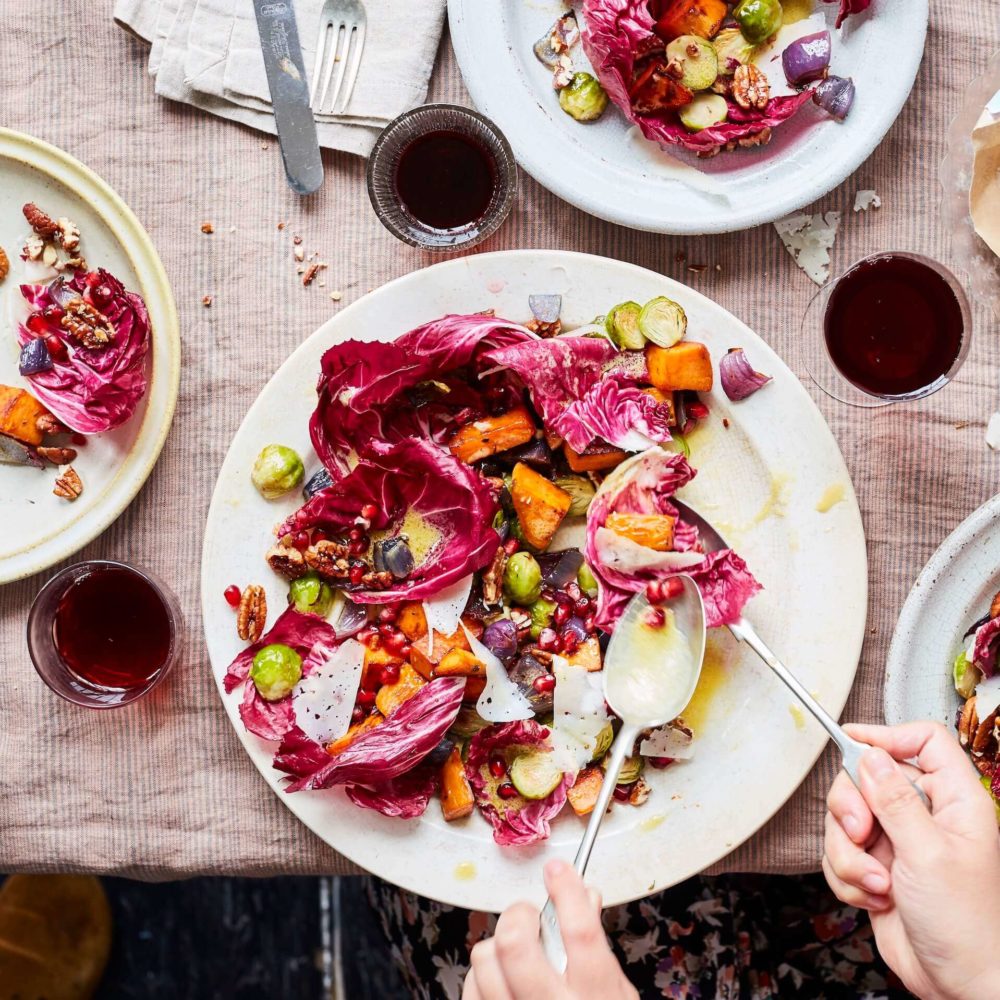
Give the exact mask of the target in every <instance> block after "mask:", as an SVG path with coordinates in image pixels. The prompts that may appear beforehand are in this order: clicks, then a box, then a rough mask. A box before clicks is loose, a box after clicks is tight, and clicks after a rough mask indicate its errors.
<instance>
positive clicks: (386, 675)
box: [382, 663, 399, 684]
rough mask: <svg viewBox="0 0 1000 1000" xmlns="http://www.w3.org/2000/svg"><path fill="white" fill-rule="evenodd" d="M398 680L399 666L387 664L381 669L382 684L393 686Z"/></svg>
mask: <svg viewBox="0 0 1000 1000" xmlns="http://www.w3.org/2000/svg"><path fill="white" fill-rule="evenodd" d="M398 680H399V664H398V663H387V664H386V665H385V666H384V667H383V668H382V683H383V684H395V683H396V681H398Z"/></svg>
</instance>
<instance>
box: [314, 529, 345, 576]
mask: <svg viewBox="0 0 1000 1000" xmlns="http://www.w3.org/2000/svg"><path fill="white" fill-rule="evenodd" d="M349 552H350V550H349V549H348V547H347V546H346V545H343V544H342V543H340V542H333V541H330V540H329V539H325V540H324V541H322V542H317V543H316V544H315V545H310V546H309V548H307V549H306V551H305V554H304V555H305V561H306V565H307V566H308V567H309V568H310V569H313V570H315V571H316V572H317V573H319V575H320V576H321V577H323V578H324V579H326V580H345V579H346V578H347V577H348V576H349V575H350V572H351V564H350V562H348V559H347V557H348V555H349Z"/></svg>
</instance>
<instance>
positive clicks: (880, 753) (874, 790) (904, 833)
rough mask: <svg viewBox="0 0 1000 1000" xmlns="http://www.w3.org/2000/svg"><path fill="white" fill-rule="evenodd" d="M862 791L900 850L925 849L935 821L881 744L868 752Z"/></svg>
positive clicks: (862, 778)
mask: <svg viewBox="0 0 1000 1000" xmlns="http://www.w3.org/2000/svg"><path fill="white" fill-rule="evenodd" d="M860 777H861V794H862V795H863V796H864V798H865V801H866V802H867V803H868V807H869V808H870V809H871V811H872V812H873V813H874V814H875V817H876V818H877V819H878V821H879V823H880V824H881V826H882V829H883V830H884V831H885V834H886V836H887V837H888V838H889V840H891V841H892V844H893V847H894V848H895V849H896V850H897V852H899V851H902V852H906V851H907V850H910V849H913V850H922V849H923V847H926V846H927V837H928V835H932V833H933V829H934V821H933V819H932V818H931V814H930V813H929V812H928V811H927V806H925V805H924V803H923V801H922V800H921V798H920V796H919V795H918V794H917V790H916V789H915V788H914V787H913V785H912V784H910V780H909V778H907V776H906V773H905V772H904V770H903V768H902V767H900V766H899V764H898V763H897V762H896V761H895V760H893V759H892V757H890V756H889V754H887V753H886V752H885V750H883V749H882V748H881V747H872V748H871V749H870V750H867V751H865V754H864V756H863V757H862V758H861V766H860Z"/></svg>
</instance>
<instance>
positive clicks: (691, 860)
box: [202, 250, 867, 910]
mask: <svg viewBox="0 0 1000 1000" xmlns="http://www.w3.org/2000/svg"><path fill="white" fill-rule="evenodd" d="M534 292H559V293H561V294H562V296H563V319H564V322H565V323H566V324H567V326H576V325H582V324H584V323H588V322H590V320H591V319H592V318H593V317H594V316H595V315H596V314H598V313H602V312H604V311H605V310H607V309H608V308H609V306H610V305H612V304H614V303H616V302H620V301H622V300H624V299H635V300H637V301H639V302H643V301H645V300H647V299H650V298H652V297H653V296H656V295H669V296H671V297H672V298H674V299H676V300H677V301H679V302H680V303H681V304H682V305H683V306H684V308H685V310H686V311H687V314H688V317H689V329H688V336H689V337H690V338H691V339H692V340H698V341H703V342H705V343H707V344H708V345H709V346H710V348H711V351H712V354H713V356H714V357H716V358H718V357H719V356H720V355H721V354H722V353H723V352H724V351H725V350H726V349H727V348H729V347H733V346H736V345H742V346H745V347H746V348H747V352H748V354H749V356H750V359H751V361H752V363H753V364H754V366H755V367H756V368H758V369H760V370H761V371H764V372H767V373H769V374H771V375H773V376H774V381H773V382H772V383H771V384H769V385H768V386H767V388H766V389H765V390H763V391H761V392H759V393H757V394H756V395H755V396H753V397H751V398H750V399H748V400H746V401H744V402H742V403H738V404H731V403H729V401H728V400H727V399H726V397H725V396H724V395H723V394H722V392H721V391H719V390H718V389H717V390H715V391H713V392H712V393H711V394H709V395H710V398H709V405H710V407H711V410H712V415H711V418H710V420H709V421H708V425H707V426H706V427H704V428H703V429H700V430H698V431H697V432H695V433H694V434H693V435H692V436H691V440H690V444H691V448H692V461H693V463H694V465H695V466H696V467H697V468H698V469H699V473H698V476H697V478H696V479H695V481H694V482H693V483H692V484H691V485H690V486H689V487H688V488H687V489H686V490H685V491H684V494H683V495H684V497H685V499H688V500H690V501H691V502H692V503H694V504H695V505H696V506H699V507H700V508H701V509H702V511H703V512H704V513H705V514H706V515H708V516H709V517H711V518H714V519H718V523H719V527H720V529H721V530H722V531H723V532H724V534H725V535H726V537H727V538H729V539H731V540H732V541H733V544H734V545H735V546H736V547H737V548H738V550H739V551H740V552H741V554H742V555H743V556H744V557H745V558H746V560H747V561H748V563H749V564H750V566H751V567H752V568H753V571H754V572H755V573H756V574H757V576H758V578H759V579H760V581H761V582H762V583H763V584H764V586H765V588H766V590H765V592H764V593H763V594H761V595H759V596H758V597H757V598H755V599H754V601H753V602H752V604H751V605H750V607H749V608H748V614H750V615H751V616H752V618H753V620H754V622H755V623H756V624H757V626H758V628H759V629H760V631H761V633H762V634H763V635H764V637H765V638H766V639H767V640H769V641H770V642H771V643H772V645H773V646H774V648H775V649H776V650H777V651H778V653H779V654H782V655H784V657H785V658H786V659H787V662H788V663H790V664H793V665H795V666H796V668H797V669H798V670H799V671H800V675H801V676H802V678H803V680H804V682H805V684H806V686H807V687H809V688H810V689H811V690H814V691H816V693H817V695H818V697H819V698H820V699H821V700H822V701H823V702H824V703H825V704H826V706H827V707H828V708H829V709H830V710H831V711H832V712H834V713H835V714H836V713H837V712H839V711H840V709H841V708H842V707H843V704H844V701H845V700H846V698H847V694H848V692H849V691H850V688H851V684H852V682H853V679H854V672H855V670H856V668H857V662H858V655H859V653H860V650H861V642H862V638H863V632H864V623H865V613H866V586H867V573H866V559H865V546H864V537H863V532H862V526H861V519H860V516H859V513H858V507H857V502H856V500H855V497H854V491H853V489H852V486H851V482H850V479H849V478H848V473H847V469H846V468H845V466H844V463H843V460H842V459H841V456H840V452H839V450H838V449H837V445H836V443H835V442H834V440H833V437H832V435H831V434H830V431H829V429H828V428H827V426H826V424H825V423H824V421H823V418H822V417H821V416H820V414H819V411H818V410H817V409H816V407H815V406H814V405H813V403H812V401H811V399H810V398H809V396H808V394H807V393H806V391H805V389H803V387H802V386H801V385H800V384H799V382H798V380H797V379H796V378H795V376H794V375H793V374H792V373H791V372H790V371H789V370H788V369H787V368H786V367H785V366H784V364H782V362H781V361H780V359H779V358H778V357H777V356H776V355H775V354H774V353H773V352H772V351H771V349H770V348H769V347H767V345H766V344H765V343H764V342H763V341H762V340H760V339H759V338H758V337H757V336H756V334H754V333H753V332H752V331H751V330H750V329H748V328H747V327H746V326H745V325H744V324H743V323H741V322H740V321H739V320H737V319H736V318H735V317H734V316H732V315H730V314H729V313H727V312H726V311H725V310H724V309H722V308H721V307H720V306H718V305H716V304H714V303H713V302H711V301H710V300H708V299H707V298H705V297H704V296H702V295H700V294H698V293H697V292H694V291H692V290H691V289H690V288H688V287H686V286H684V285H681V284H679V283H678V282H675V281H672V280H670V279H669V278H665V277H663V276H662V275H660V274H656V273H654V272H652V271H647V270H645V269H643V268H640V267H635V266H633V265H631V264H623V263H620V262H617V261H613V260H607V259H604V258H601V257H591V256H587V255H583V254H574V253H563V252H557V251H535V250H515V251H510V252H506V253H494V254H482V255H478V256H474V257H468V258H464V259H461V260H453V261H448V262H446V263H443V264H438V265H436V266H434V267H429V268H427V269H426V270H423V271H417V272H415V273H413V274H410V275H407V276H406V277H404V278H400V279H398V280H397V281H394V282H392V283H390V284H388V285H386V286H384V287H383V288H381V289H379V290H377V291H376V292H373V293H372V294H370V295H368V296H366V297H365V298H363V299H361V300H360V301H358V302H357V303H355V304H354V305H352V306H350V307H349V308H348V309H345V310H344V311H343V312H342V313H340V314H338V315H337V316H335V317H334V318H332V319H331V320H329V321H328V322H327V323H325V324H324V325H323V326H322V327H320V329H319V330H317V331H316V332H315V333H314V334H313V335H312V336H311V337H310V338H309V339H308V340H307V341H305V343H303V344H302V345H301V346H300V347H299V348H298V349H297V350H296V351H295V353H294V354H293V355H292V356H291V357H290V358H289V359H288V360H287V361H286V362H285V364H284V365H282V367H281V368H280V369H279V370H278V372H277V373H276V374H275V376H274V377H273V378H272V380H271V381H270V383H269V384H268V385H267V386H266V387H265V389H264V391H263V392H262V393H261V394H260V396H259V397H258V399H257V401H256V402H255V403H254V404H253V406H252V407H251V408H250V411H249V413H248V414H247V416H246V419H245V420H244V421H243V424H242V426H241V427H240V429H239V431H238V432H237V434H236V436H235V438H234V439H233V442H232V445H231V446H230V449H229V453H228V455H227V456H226V460H225V462H224V464H223V467H222V470H221V472H220V474H219V481H218V483H217V485H216V489H215V494H214V496H213V498H212V505H211V509H210V511H209V515H208V524H207V526H206V532H205V543H204V550H203V559H202V608H203V614H204V622H205V635H206V639H207V641H208V649H209V653H210V655H211V659H212V670H213V673H214V675H215V678H216V681H217V682H219V683H220V688H219V690H220V693H221V692H222V688H221V679H222V677H223V675H224V673H225V671H226V667H227V665H228V664H229V662H230V661H231V659H232V658H233V656H234V655H235V654H236V653H237V652H238V651H239V649H240V648H241V645H242V644H241V643H240V642H239V641H238V640H237V638H236V630H235V625H234V616H233V612H232V609H230V608H229V606H228V605H227V604H226V602H225V600H224V599H223V590H224V589H225V587H226V586H227V585H228V584H230V583H233V582H236V583H238V584H240V585H244V586H245V585H246V584H248V583H262V584H263V585H264V586H265V587H266V590H267V596H268V606H269V607H270V608H271V609H273V610H272V617H273V615H274V614H276V612H277V609H279V608H282V607H283V606H284V605H285V603H286V599H287V585H286V584H285V583H284V582H283V581H282V580H280V579H279V578H277V577H276V576H275V575H274V574H273V573H271V571H270V570H269V568H268V567H267V566H266V564H265V563H264V552H265V551H266V549H267V547H268V544H269V539H270V538H271V537H272V535H271V531H272V529H273V526H274V525H275V524H276V523H277V522H278V521H280V520H281V519H282V518H283V517H284V516H285V515H286V514H288V513H290V512H291V511H292V510H293V509H294V508H295V507H296V506H297V505H298V504H299V503H300V502H301V498H300V497H298V496H291V497H289V498H287V499H283V500H281V501H278V502H270V503H269V502H267V501H265V500H264V499H262V498H261V497H260V496H259V495H258V494H257V492H256V491H255V489H254V488H253V486H252V484H251V482H250V475H249V473H250V468H251V466H252V464H253V461H254V458H255V457H256V455H257V453H258V452H259V451H260V449H261V448H262V447H263V446H264V445H266V444H269V443H282V444H286V445H290V446H292V447H293V448H295V449H297V450H298V451H299V452H300V453H301V454H302V455H303V456H305V460H306V463H307V470H308V471H312V469H314V468H316V467H317V465H318V462H317V459H316V457H315V454H314V453H313V451H312V449H311V447H310V444H309V434H308V427H307V424H308V419H309V415H310V413H311V412H312V409H313V407H314V405H315V398H316V395H315V386H316V377H317V372H318V370H319V365H320V357H321V356H322V354H323V352H324V350H326V349H327V348H328V347H329V346H330V345H331V344H334V343H337V342H338V341H341V340H344V339H347V338H350V337H355V338H361V339H367V340H376V339H385V340H389V339H392V338H394V337H396V336H398V335H399V334H401V333H403V332H405V331H406V330H408V329H411V328H412V327H414V326H417V325H418V324H420V323H423V322H426V321H427V320H430V319H433V318H434V317H437V316H441V315H443V314H444V313H448V312H475V311H479V310H483V309H494V310H496V312H497V314H498V315H501V316H506V317H509V318H511V319H521V320H523V319H525V318H527V317H528V315H529V314H528V310H527V298H528V295H529V293H534ZM723 419H726V420H728V423H729V427H728V429H727V428H726V427H725V426H724V424H723ZM818 567H822V572H819V571H818ZM831 602H836V605H837V609H838V613H837V615H835V616H831V615H829V614H827V613H826V609H827V608H829V606H830V603H831ZM240 697H241V695H240V692H239V691H236V692H234V693H233V694H232V695H225V694H222V699H223V702H224V704H225V707H226V711H227V712H228V713H229V715H230V718H231V719H232V721H233V725H234V726H235V727H236V730H237V732H238V734H239V737H240V739H241V740H242V741H243V745H244V747H245V748H246V750H247V753H248V755H249V757H250V759H251V760H252V761H253V762H254V763H255V764H256V765H257V767H258V768H259V769H260V771H261V773H262V774H263V775H264V777H265V778H266V779H267V781H268V783H269V784H270V785H271V787H272V788H274V790H275V791H276V792H277V793H278V794H279V795H280V796H281V798H282V801H283V802H284V803H285V804H286V805H287V806H288V807H289V808H290V809H291V810H292V811H293V812H294V813H295V814H296V815H297V816H298V817H299V818H300V819H301V820H302V821H303V822H304V823H306V824H307V825H308V826H309V827H310V828H311V829H312V830H314V831H315V832H316V833H317V834H318V835H319V836H320V837H322V838H323V839H324V840H325V841H327V843H329V844H330V845H331V846H333V847H334V848H336V849H337V850H339V851H341V852H342V853H343V854H345V855H347V856H348V857H349V858H351V859H352V860H353V861H356V862H357V863H358V864H360V865H362V866H363V867H365V868H367V869H369V870H370V871H373V872H376V873H377V874H378V875H380V876H382V877H383V878H386V879H388V880H389V881H391V882H395V883H397V884H399V885H402V886H405V887H406V888H408V889H411V890H413V891H415V892H419V893H421V894H423V895H425V896H430V897H432V898H435V899H440V900H444V901H446V902H449V903H453V904H457V905H461V906H467V907H471V908H474V909H484V910H496V909H501V908H503V907H505V906H506V905H507V904H509V903H510V902H512V901H513V900H515V899H518V898H524V897H528V898H534V899H536V900H540V899H541V897H542V896H543V894H544V889H543V887H542V882H541V877H540V872H541V868H540V862H541V861H542V860H543V859H545V858H549V857H554V856H561V857H564V858H570V857H572V855H573V853H574V851H575V850H576V846H577V843H578V841H579V838H580V835H581V833H582V825H581V822H580V821H579V820H578V819H577V818H576V817H575V816H573V815H572V813H567V814H566V815H563V816H560V817H559V818H558V820H557V821H556V822H555V824H554V827H553V833H552V837H551V839H550V840H548V841H547V842H546V843H545V844H543V845H538V846H536V847H533V848H530V849H514V848H500V847H498V846H497V845H496V844H495V843H494V842H493V839H492V836H491V832H490V828H489V825H488V824H487V822H486V821H485V820H484V819H482V818H481V817H480V816H478V815H474V816H471V817H469V818H468V819H467V820H465V821H462V822H460V823H455V824H448V823H445V822H444V820H443V819H442V817H441V811H440V809H439V807H438V806H437V804H436V803H432V804H431V806H430V807H429V808H428V810H427V812H426V814H425V815H424V816H423V817H422V818H421V819H419V820H407V821H402V820H392V819H388V818H386V817H384V816H381V815H379V814H377V813H374V812H371V811H367V810H361V809H358V808H357V807H355V806H353V805H352V804H351V803H350V802H349V801H348V800H347V798H346V797H345V796H344V794H343V792H342V791H341V790H336V789H334V790H329V791H323V792H315V793H298V794H295V795H287V794H286V793H285V792H283V791H282V788H281V784H282V783H281V775H280V774H279V773H278V772H277V771H274V770H273V769H272V768H271V757H272V755H273V752H274V746H273V744H269V743H267V742H265V741H262V740H260V739H258V738H257V737H255V736H253V735H251V734H249V733H247V732H246V731H245V730H244V728H243V724H242V723H241V722H240V719H239V715H238V708H239V702H240ZM685 717H686V718H687V719H688V721H689V722H690V723H691V724H692V725H693V726H694V728H695V730H696V732H697V734H698V735H697V744H696V746H697V752H696V753H695V756H694V759H693V760H691V761H689V762H685V763H684V764H683V765H677V766H675V767H672V768H669V769H667V770H665V771H655V770H653V769H650V771H649V778H650V782H651V784H652V786H653V794H652V795H651V797H650V799H649V801H648V802H647V803H646V804H645V805H644V806H643V807H642V808H628V809H625V808H619V809H616V810H614V811H613V813H612V815H611V816H609V817H608V819H607V821H606V822H605V825H604V827H603V828H602V830H601V838H600V841H599V843H598V844H597V846H596V849H595V852H594V857H593V859H592V861H591V866H590V875H589V877H590V878H592V879H593V881H594V883H595V884H596V885H598V886H599V887H600V889H601V891H602V892H603V894H604V899H605V901H606V902H608V903H609V904H610V903H615V902H619V901H622V900H627V899H634V898H637V897H640V896H644V895H647V894H648V893H650V892H652V891H654V890H655V889H658V888H662V887H663V886H667V885H671V884H673V883H675V882H677V881H679V880H681V879H683V878H686V877H687V876H689V875H691V874H693V873H694V872H697V871H700V870H701V869H703V868H705V867H706V866H707V865H709V864H711V863H712V862H714V861H716V860H717V859H719V858H720V857H722V856H723V855H725V854H727V853H728V852H729V851H731V850H732V849H733V848H734V847H736V846H737V845H738V844H739V843H740V842H741V841H743V840H745V839H746V838H747V837H749V836H750V834H752V833H753V832H754V831H755V830H756V829H757V828H758V827H759V826H760V825H761V824H762V823H764V822H765V821H766V820H767V819H768V818H769V817H770V816H771V815H773V813H774V812H775V811H776V810H777V809H778V808H779V807H780V806H781V805H782V803H783V802H784V801H785V800H786V799H787V798H788V797H789V795H791V793H792V792H793V791H794V790H795V788H796V787H797V786H798V784H799V783H800V782H801V781H802V779H803V778H804V777H805V775H806V774H807V773H808V771H809V769H810V768H811V767H812V765H813V762H814V761H815V759H816V757H817V755H818V754H819V752H820V750H822V748H823V745H824V743H825V736H824V735H823V733H822V731H821V730H820V729H819V728H818V727H817V726H814V725H813V724H812V723H811V722H807V721H806V719H805V718H804V716H803V715H802V713H801V712H799V710H798V709H797V708H795V707H793V706H792V705H791V702H790V698H789V695H788V693H787V692H786V691H785V689H784V687H783V685H782V684H781V683H780V682H779V681H778V680H777V679H776V678H774V677H773V676H772V675H771V674H770V673H769V672H768V671H767V669H766V668H765V667H763V666H762V665H760V664H759V663H758V662H757V661H756V660H755V659H754V657H753V656H752V654H747V653H746V652H745V651H744V650H742V649H740V648H738V647H736V645H735V643H734V642H733V640H732V639H731V638H730V637H729V636H728V634H725V635H723V634H721V633H716V634H714V635H713V638H712V641H711V650H710V653H709V657H708V661H707V663H706V667H705V673H704V677H703V682H702V684H701V686H700V688H699V692H698V694H697V695H696V696H695V700H694V702H693V703H692V705H691V706H690V707H689V709H688V711H687V712H685Z"/></svg>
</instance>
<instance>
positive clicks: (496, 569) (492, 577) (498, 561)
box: [483, 545, 507, 604]
mask: <svg viewBox="0 0 1000 1000" xmlns="http://www.w3.org/2000/svg"><path fill="white" fill-rule="evenodd" d="M506 567H507V551H506V549H504V547H503V546H502V545H498V546H497V550H496V553H495V554H494V556H493V561H492V562H491V563H490V565H489V568H488V569H487V570H486V571H485V572H484V573H483V604H499V603H500V598H501V596H502V594H503V571H504V569H506Z"/></svg>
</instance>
